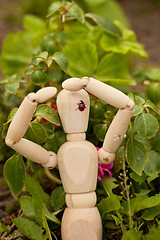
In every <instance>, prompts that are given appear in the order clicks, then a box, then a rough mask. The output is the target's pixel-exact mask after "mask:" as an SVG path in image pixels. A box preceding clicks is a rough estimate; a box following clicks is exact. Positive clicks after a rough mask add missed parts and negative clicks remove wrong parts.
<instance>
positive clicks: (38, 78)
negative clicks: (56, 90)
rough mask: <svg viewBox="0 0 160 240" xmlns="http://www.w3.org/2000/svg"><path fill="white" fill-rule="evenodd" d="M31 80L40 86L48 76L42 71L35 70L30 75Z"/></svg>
mask: <svg viewBox="0 0 160 240" xmlns="http://www.w3.org/2000/svg"><path fill="white" fill-rule="evenodd" d="M31 80H32V82H33V83H34V84H36V85H42V84H44V83H45V82H47V80H48V76H47V74H46V73H45V72H43V71H42V70H36V71H34V72H32V74H31Z"/></svg>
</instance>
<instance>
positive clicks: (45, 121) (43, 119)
mask: <svg viewBox="0 0 160 240" xmlns="http://www.w3.org/2000/svg"><path fill="white" fill-rule="evenodd" d="M51 108H53V109H54V110H55V111H57V105H52V106H51ZM41 121H42V122H43V123H47V122H48V121H47V120H46V119H45V118H42V120H41ZM53 125H54V126H55V128H58V127H59V126H57V125H55V124H53Z"/></svg>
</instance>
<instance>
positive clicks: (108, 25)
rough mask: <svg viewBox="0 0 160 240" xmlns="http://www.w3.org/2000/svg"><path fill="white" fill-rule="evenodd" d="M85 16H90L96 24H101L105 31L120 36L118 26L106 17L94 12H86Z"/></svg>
mask: <svg viewBox="0 0 160 240" xmlns="http://www.w3.org/2000/svg"><path fill="white" fill-rule="evenodd" d="M85 16H86V17H88V18H91V19H92V20H93V21H94V22H95V23H96V24H97V25H99V26H101V27H102V28H103V29H104V31H105V32H107V33H109V34H111V35H114V36H116V37H121V36H122V34H121V31H120V30H119V28H118V27H117V26H116V25H115V24H114V23H112V22H111V21H109V20H107V19H106V18H104V17H102V16H100V15H98V14H95V13H87V14H86V15H85Z"/></svg>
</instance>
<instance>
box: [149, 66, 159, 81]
mask: <svg viewBox="0 0 160 240" xmlns="http://www.w3.org/2000/svg"><path fill="white" fill-rule="evenodd" d="M146 76H147V77H148V78H149V79H151V80H155V81H156V80H160V69H158V68H151V69H149V70H147V71H146Z"/></svg>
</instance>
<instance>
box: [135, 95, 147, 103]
mask: <svg viewBox="0 0 160 240" xmlns="http://www.w3.org/2000/svg"><path fill="white" fill-rule="evenodd" d="M135 101H136V103H137V104H138V105H140V104H144V103H145V100H144V99H143V98H141V97H139V96H135Z"/></svg>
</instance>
